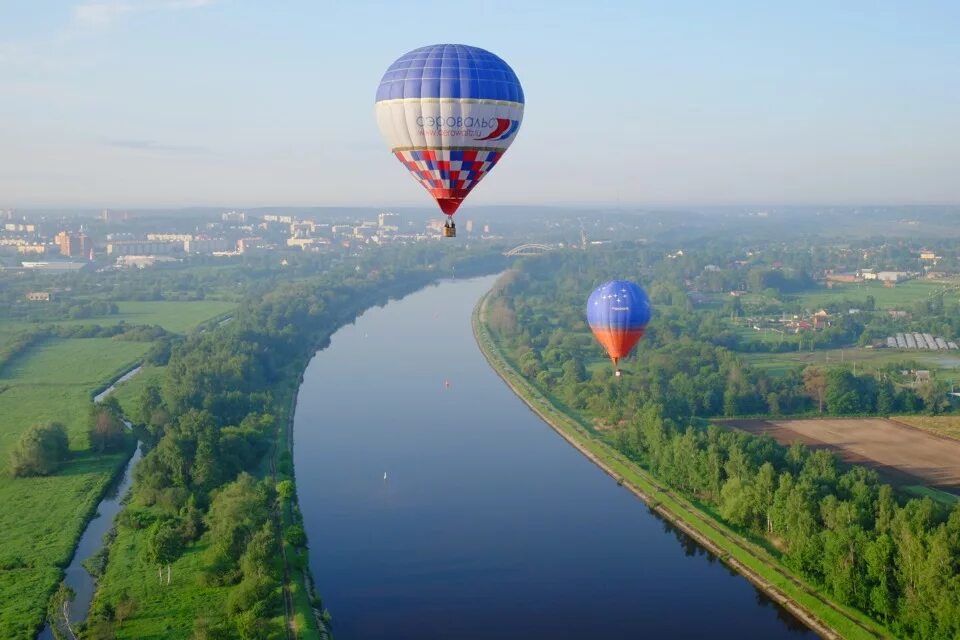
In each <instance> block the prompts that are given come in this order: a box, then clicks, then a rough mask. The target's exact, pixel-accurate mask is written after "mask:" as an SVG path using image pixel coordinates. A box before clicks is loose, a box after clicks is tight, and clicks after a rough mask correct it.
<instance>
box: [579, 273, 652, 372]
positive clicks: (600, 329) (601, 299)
mask: <svg viewBox="0 0 960 640" xmlns="http://www.w3.org/2000/svg"><path fill="white" fill-rule="evenodd" d="M651 313H652V308H651V306H650V299H649V298H647V294H646V293H645V292H644V291H643V289H641V288H640V287H639V286H638V285H636V284H634V283H632V282H629V281H627V280H611V281H610V282H607V283H604V284H602V285H600V286H599V287H597V288H596V290H594V292H593V293H591V294H590V299H589V300H588V301H587V323H588V324H589V325H590V328H591V329H592V330H593V335H595V336H596V337H597V341H598V342H600V344H601V345H603V348H604V349H606V350H607V354H608V355H609V356H610V359H611V360H613V366H614V367H616V368H617V375H618V376H619V375H620V367H619V366H617V361H618V360H619V359H620V358H622V357H624V356H625V355H627V354H628V353H630V350H631V349H633V346H634V345H635V344H637V340H639V339H640V338H641V337H642V336H643V330H644V328H645V327H646V326H647V323H648V322H650V315H651Z"/></svg>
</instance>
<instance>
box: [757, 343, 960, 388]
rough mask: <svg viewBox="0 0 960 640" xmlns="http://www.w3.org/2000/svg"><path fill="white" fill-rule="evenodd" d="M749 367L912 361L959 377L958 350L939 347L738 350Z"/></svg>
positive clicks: (782, 369) (774, 369)
mask: <svg viewBox="0 0 960 640" xmlns="http://www.w3.org/2000/svg"><path fill="white" fill-rule="evenodd" d="M739 357H740V358H742V359H743V360H744V361H745V362H746V363H747V364H749V365H750V366H751V367H756V368H758V369H761V370H764V371H766V372H767V373H768V374H770V375H774V376H781V375H784V374H785V373H786V372H787V371H789V370H790V369H794V368H796V367H798V366H800V367H805V366H807V365H811V364H814V365H836V364H843V363H845V364H849V365H852V364H853V363H857V372H858V373H863V372H867V371H876V370H878V369H881V368H884V367H886V366H887V365H890V364H893V363H906V362H915V363H916V364H917V365H918V366H920V367H924V368H927V369H930V370H932V371H936V372H937V377H938V379H940V380H945V381H947V382H949V381H952V380H960V368H958V367H960V354H958V352H955V351H954V352H944V353H941V352H939V351H900V350H899V349H865V348H863V347H849V348H846V349H817V350H815V351H809V350H808V351H799V352H798V351H786V352H784V353H741V354H739Z"/></svg>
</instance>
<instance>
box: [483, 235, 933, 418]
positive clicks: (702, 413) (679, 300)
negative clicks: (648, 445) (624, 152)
mask: <svg viewBox="0 0 960 640" xmlns="http://www.w3.org/2000/svg"><path fill="white" fill-rule="evenodd" d="M660 255H662V254H660V253H659V252H655V250H653V249H646V248H641V249H639V250H638V249H636V248H634V247H628V246H625V247H623V248H621V249H613V250H610V251H604V252H593V253H583V252H570V253H565V254H561V253H556V254H552V255H547V256H544V257H542V258H539V259H537V260H532V261H528V262H525V263H523V266H522V268H521V269H519V270H517V271H515V272H512V273H511V275H510V276H509V278H507V279H506V280H505V281H503V282H502V283H501V285H500V286H501V287H502V288H503V290H504V296H502V297H500V298H498V299H494V300H493V301H492V303H491V315H490V322H491V324H492V326H493V328H494V329H497V330H499V331H500V333H501V334H502V335H503V336H504V337H505V339H507V340H509V341H510V344H511V345H512V347H513V348H514V349H515V350H516V353H517V357H518V363H519V365H520V367H521V369H522V371H523V373H524V375H526V376H527V377H528V378H530V379H531V380H536V381H538V382H539V383H540V384H541V385H543V386H544V387H549V388H550V389H552V392H553V394H554V395H556V396H557V397H558V398H560V399H562V400H563V401H564V402H565V403H566V404H568V405H569V406H571V407H573V408H575V409H578V410H584V409H588V410H589V411H591V412H593V413H595V414H596V415H603V416H606V417H609V418H610V419H612V420H613V422H614V423H615V422H616V421H618V420H620V419H622V418H624V417H630V416H632V415H634V414H635V413H636V409H637V405H638V402H639V398H647V399H650V400H652V401H654V402H657V403H659V404H662V405H664V406H665V408H666V410H667V413H668V414H669V415H673V416H683V417H685V418H689V417H712V416H743V415H753V414H773V415H787V414H794V415H796V414H807V413H822V412H826V413H830V414H834V415H855V414H873V413H882V414H890V413H910V412H917V411H926V412H929V413H939V412H943V411H945V410H947V409H948V408H949V404H948V402H947V401H946V398H947V395H946V388H945V385H944V384H943V383H942V382H939V381H937V380H935V379H933V380H930V381H928V382H925V383H923V384H920V385H918V386H917V387H916V388H910V387H906V386H903V385H896V384H894V383H893V382H892V381H891V380H892V379H894V375H893V374H894V373H895V372H896V370H897V369H898V368H899V367H900V366H901V365H900V364H899V363H893V364H890V365H887V366H886V368H885V369H883V370H881V371H880V372H879V373H880V374H881V375H880V377H879V378H878V377H877V376H875V375H873V374H870V373H863V372H861V374H860V375H855V374H854V373H853V372H852V371H849V370H842V369H839V370H838V369H836V368H835V369H831V373H830V374H829V375H827V373H826V372H825V371H822V370H820V369H818V368H814V367H811V368H809V369H808V370H806V371H805V370H803V369H802V368H799V367H798V368H796V369H793V370H791V371H789V372H788V373H787V374H786V375H782V376H771V375H768V374H767V373H765V372H764V371H763V370H759V369H752V368H750V367H748V366H746V365H745V364H744V363H743V362H742V360H741V358H740V357H739V356H738V354H737V353H736V352H735V351H733V350H731V349H730V348H728V347H727V346H726V345H725V343H726V338H725V336H726V335H727V334H729V329H728V328H727V327H726V325H724V323H723V314H722V313H721V312H718V311H716V310H711V309H694V308H693V307H692V306H691V305H690V304H689V302H688V300H687V296H686V295H685V294H684V293H683V291H682V290H680V289H679V288H677V287H676V285H674V284H672V279H674V278H675V276H676V274H675V273H674V272H673V271H672V270H673V269H674V268H675V265H676V262H675V261H663V260H661V259H660ZM624 264H626V265H628V266H627V267H626V268H624ZM613 277H623V278H627V279H635V280H637V281H639V282H642V283H644V284H646V285H647V289H648V293H649V295H650V298H651V300H652V301H653V303H654V306H655V315H654V320H653V321H652V322H651V324H650V326H648V327H647V332H646V335H645V337H644V339H643V340H641V341H640V343H639V344H638V346H637V349H636V351H635V354H636V355H635V356H634V357H632V358H630V359H628V360H627V361H625V363H624V368H625V371H627V372H628V373H629V375H628V376H626V377H625V378H624V380H622V381H621V382H620V384H618V385H615V386H611V385H609V384H608V383H609V380H608V378H609V377H610V376H611V375H612V371H611V369H610V368H609V367H595V368H594V369H593V371H592V372H589V371H588V370H587V366H588V365H589V364H590V363H592V362H596V361H597V359H598V357H600V356H601V355H602V351H601V349H600V347H599V346H598V345H597V343H596V341H595V340H594V339H593V336H592V335H591V333H590V330H589V328H588V327H587V325H586V322H585V318H584V305H585V302H584V301H585V300H586V299H587V296H588V295H589V293H590V291H591V289H592V288H593V287H594V286H595V285H597V284H599V283H600V282H603V281H604V280H608V279H612V278H613ZM661 278H664V279H663V280H661ZM841 326H843V325H841ZM833 330H835V331H837V332H842V331H843V329H842V328H839V327H835V328H833ZM828 331H829V330H828ZM825 333H826V332H825ZM838 339H840V338H838ZM842 340H843V341H844V342H843V343H844V344H846V343H849V342H852V341H855V340H856V334H855V333H849V334H845V335H844V337H843V338H842ZM883 374H890V375H883Z"/></svg>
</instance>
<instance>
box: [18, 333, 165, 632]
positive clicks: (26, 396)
mask: <svg viewBox="0 0 960 640" xmlns="http://www.w3.org/2000/svg"><path fill="white" fill-rule="evenodd" d="M148 348H149V344H146V343H139V342H123V341H118V340H113V339H107V338H84V339H50V340H45V341H43V342H41V343H39V344H37V345H35V346H33V347H30V348H29V349H28V350H27V351H25V352H24V353H22V354H21V355H19V356H17V357H16V358H15V359H14V360H13V361H11V362H10V363H9V364H8V365H7V366H6V367H4V369H3V370H2V371H0V389H3V391H2V392H0V463H2V464H3V465H5V464H6V463H7V461H8V460H9V458H10V452H11V450H12V449H13V448H14V447H15V446H16V443H17V441H18V440H19V438H20V435H21V434H22V433H23V432H24V431H25V430H26V429H27V428H28V427H29V426H30V425H32V424H38V423H44V422H51V421H57V422H60V423H62V424H63V425H64V426H66V428H67V433H68V434H69V437H70V449H71V457H70V459H69V460H68V461H67V462H66V464H64V465H63V466H62V467H61V468H60V469H59V470H58V471H56V472H55V473H54V474H52V475H50V476H45V477H32V478H13V477H11V476H10V475H9V474H8V473H6V472H4V473H2V474H0V505H2V508H0V531H2V532H3V534H2V537H0V602H2V603H3V604H2V606H0V637H3V638H31V637H33V633H34V630H35V629H37V628H38V626H39V625H40V624H41V623H42V621H43V617H44V613H45V612H46V609H47V599H48V598H49V596H50V594H51V593H52V592H53V591H54V589H56V586H57V583H58V582H59V581H60V578H61V576H62V573H63V567H66V566H67V564H68V563H69V562H70V558H71V556H72V555H73V549H74V546H75V545H76V542H77V540H78V539H79V537H80V534H81V533H82V532H83V529H84V528H85V527H86V524H87V522H88V521H89V519H90V518H91V517H92V515H93V511H94V508H95V506H96V504H97V503H98V502H99V500H100V498H101V496H102V495H103V493H104V491H106V489H107V487H108V485H109V484H110V482H111V480H112V479H113V477H114V475H115V474H116V473H118V472H119V471H120V469H121V467H122V465H123V463H124V461H125V460H126V459H127V457H128V454H127V453H115V454H109V455H99V454H95V453H93V452H92V451H90V450H89V448H88V444H87V436H86V420H87V411H88V407H89V405H90V400H91V396H92V394H93V392H94V391H96V390H97V389H100V388H103V387H104V386H106V384H107V383H109V381H111V380H113V379H115V378H116V377H117V376H118V375H119V374H120V373H122V372H123V371H124V370H126V369H128V368H129V367H130V365H131V363H133V362H136V361H137V360H138V359H139V358H141V357H142V356H143V354H144V353H145V352H146V351H147V349H148Z"/></svg>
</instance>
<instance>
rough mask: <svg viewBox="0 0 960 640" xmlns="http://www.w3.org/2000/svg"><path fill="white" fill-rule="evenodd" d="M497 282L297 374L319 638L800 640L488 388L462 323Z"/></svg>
mask: <svg viewBox="0 0 960 640" xmlns="http://www.w3.org/2000/svg"><path fill="white" fill-rule="evenodd" d="M493 281H494V278H493V277H485V278H475V279H470V280H456V281H447V282H443V283H441V284H439V285H437V286H432V287H428V288H426V289H423V290H421V291H419V292H417V293H415V294H413V295H410V296H408V297H406V298H404V299H403V300H400V301H395V302H391V303H389V304H388V305H386V306H385V307H382V308H376V309H372V310H369V311H368V312H366V313H365V314H363V315H362V316H361V317H360V318H359V319H358V320H357V321H356V323H354V324H353V325H349V326H347V327H344V328H342V329H340V330H339V331H338V332H337V333H336V334H334V336H333V337H332V339H331V344H330V346H329V347H328V348H327V349H325V350H323V351H320V352H318V353H317V354H316V355H315V357H314V358H313V360H312V361H311V363H310V365H309V366H308V367H307V370H306V372H305V374H304V381H303V384H302V386H301V388H300V394H299V398H298V402H297V409H296V416H295V421H294V442H295V446H294V462H295V467H296V478H297V490H298V495H299V500H300V506H301V509H302V511H303V515H304V520H305V526H306V529H307V535H308V537H309V541H310V567H311V570H312V572H313V575H314V577H315V579H316V583H317V590H318V592H319V593H320V595H321V596H322V597H323V599H324V606H325V607H327V608H328V609H329V610H330V612H331V613H332V615H333V623H332V631H333V633H334V635H335V637H336V638H337V639H338V640H375V639H380V638H383V639H391V640H400V639H403V638H417V639H431V638H458V639H473V638H476V639H481V638H482V639H485V640H487V639H490V638H498V639H499V638H551V639H555V640H559V639H564V638H570V639H573V638H576V639H583V638H598V639H614V640H615V639H618V638H624V639H626V638H711V639H717V640H719V639H724V638H765V639H776V638H814V637H816V636H815V635H814V634H813V633H812V632H810V631H809V630H807V629H806V628H805V627H803V626H802V625H800V624H799V623H798V622H797V621H796V620H795V619H794V618H793V617H791V616H790V615H789V614H788V613H787V612H785V611H783V610H782V609H780V608H779V607H778V606H776V605H774V604H773V603H772V602H770V601H769V600H768V599H767V598H766V597H765V596H764V595H763V594H762V593H760V592H759V591H757V590H756V589H755V588H754V587H753V586H752V585H751V584H750V583H748V582H747V581H746V580H745V579H743V578H741V577H739V576H737V575H736V574H733V573H732V572H731V571H729V570H728V569H727V568H726V567H724V566H723V565H722V564H721V563H719V562H718V561H716V559H715V558H713V557H712V556H710V555H709V554H707V553H706V552H705V551H704V550H703V549H702V548H701V547H699V546H698V545H696V544H695V543H694V542H693V541H692V540H690V539H689V538H687V537H686V536H684V535H682V534H680V533H679V532H676V531H675V530H673V529H672V527H670V526H669V525H668V524H667V523H665V522H664V521H663V520H661V519H660V518H658V517H657V516H656V515H654V514H652V513H651V512H650V511H649V510H648V509H647V507H646V506H645V505H644V504H643V503H642V502H640V501H639V500H637V499H636V498H635V497H633V496H632V495H631V494H630V493H629V492H627V491H626V490H625V489H623V488H621V487H618V486H617V484H616V482H615V481H614V480H613V479H611V478H610V477H609V476H607V475H606V474H605V473H604V472H603V471H601V470H600V469H598V468H597V467H596V466H594V465H593V464H592V463H590V462H589V461H588V460H587V459H586V458H584V457H583V456H582V455H581V454H580V453H579V452H578V451H577V450H575V449H574V448H573V447H571V446H570V445H568V444H567V443H566V442H565V441H564V440H562V439H561V438H560V437H559V436H558V435H557V434H556V433H555V432H554V431H553V430H551V429H550V428H549V427H548V426H547V425H546V424H544V423H543V422H542V421H541V420H540V419H539V418H538V417H537V416H536V415H535V414H533V413H532V412H531V411H530V410H529V409H528V408H527V407H526V405H524V404H523V402H522V401H521V400H520V399H519V398H517V397H516V396H515V395H514V394H513V392H512V391H511V390H510V389H509V388H508V387H507V386H506V385H505V384H504V383H503V382H502V381H501V380H500V378H499V377H498V376H497V375H496V373H495V372H494V371H493V370H492V369H491V368H490V367H489V365H488V364H487V362H486V361H485V360H484V358H483V356H482V355H481V353H480V351H479V349H478V348H477V346H476V344H475V342H474V338H473V333H472V331H471V327H470V314H471V311H472V309H473V306H474V304H475V303H476V302H477V300H479V298H480V297H481V295H482V294H483V293H484V292H485V291H487V290H488V289H489V288H490V286H491V285H492V284H493ZM447 383H448V384H447ZM384 474H386V480H384Z"/></svg>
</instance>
